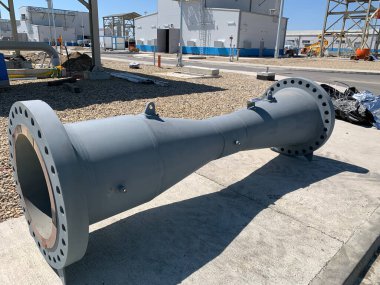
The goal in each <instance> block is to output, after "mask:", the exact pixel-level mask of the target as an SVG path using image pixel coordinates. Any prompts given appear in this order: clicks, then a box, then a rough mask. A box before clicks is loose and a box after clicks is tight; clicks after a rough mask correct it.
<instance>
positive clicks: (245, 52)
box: [136, 45, 284, 57]
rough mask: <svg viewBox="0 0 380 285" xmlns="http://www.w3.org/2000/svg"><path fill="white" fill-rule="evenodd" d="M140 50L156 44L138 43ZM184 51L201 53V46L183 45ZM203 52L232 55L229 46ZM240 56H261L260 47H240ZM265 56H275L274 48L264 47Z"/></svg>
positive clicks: (205, 48)
mask: <svg viewBox="0 0 380 285" xmlns="http://www.w3.org/2000/svg"><path fill="white" fill-rule="evenodd" d="M136 47H137V48H138V49H139V50H140V51H144V52H154V48H155V47H154V46H151V45H137V46H136ZM182 52H183V53H184V54H201V48H200V47H183V48H182ZM283 52H284V51H283V50H282V49H281V50H280V54H283ZM233 53H234V55H235V56H236V55H237V49H233ZM203 54H205V55H218V56H230V49H229V48H215V47H204V48H203ZM240 56H242V57H257V56H260V49H258V48H251V49H244V48H242V49H240ZM263 56H265V57H273V56H274V49H264V50H263Z"/></svg>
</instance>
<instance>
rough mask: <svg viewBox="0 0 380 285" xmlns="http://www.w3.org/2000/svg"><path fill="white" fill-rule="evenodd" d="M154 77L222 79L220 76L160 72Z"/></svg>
mask: <svg viewBox="0 0 380 285" xmlns="http://www.w3.org/2000/svg"><path fill="white" fill-rule="evenodd" d="M153 75H158V76H166V77H175V78H181V79H197V78H218V77H220V76H214V75H202V74H188V73H180V72H159V73H153Z"/></svg>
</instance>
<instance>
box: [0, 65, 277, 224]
mask: <svg viewBox="0 0 380 285" xmlns="http://www.w3.org/2000/svg"><path fill="white" fill-rule="evenodd" d="M104 66H105V67H106V68H109V69H112V70H118V71H120V70H121V71H122V70H128V71H131V70H130V69H129V67H128V65H127V64H124V63H116V62H106V61H105V62H104ZM173 71H175V69H174V68H172V69H158V68H156V67H151V66H142V69H140V70H134V71H133V72H137V73H142V74H147V75H152V74H156V73H158V72H159V73H167V72H173ZM156 78H157V76H156ZM158 79H159V80H164V81H166V82H168V83H169V86H167V87H160V86H156V85H141V84H134V83H130V82H127V81H125V80H121V79H111V80H107V81H80V82H78V83H76V84H78V85H79V86H80V87H81V88H82V90H83V91H82V93H79V94H73V93H70V92H69V91H67V90H66V89H64V87H62V86H57V87H48V86H47V82H48V81H50V80H54V79H45V80H27V81H12V83H11V84H12V86H11V88H10V90H8V91H5V92H3V91H1V93H0V222H2V221H4V220H6V219H8V218H11V217H18V216H20V215H21V214H22V211H21V209H20V208H19V204H18V197H17V193H16V191H15V185H14V182H13V177H12V170H11V168H10V167H9V164H8V163H9V159H8V157H9V152H8V147H9V145H8V138H7V125H8V112H9V109H10V108H11V105H12V104H13V103H14V102H15V101H22V100H37V99H38V100H43V101H45V102H47V103H48V104H49V105H50V106H51V107H52V108H53V109H54V110H55V111H57V114H58V116H59V118H60V119H61V120H62V122H63V123H68V122H76V121H82V120H90V119H97V118H104V117H109V116H117V115H125V114H138V113H141V112H143V110H144V107H145V105H146V103H147V102H149V101H154V102H155V103H156V106H157V110H158V113H159V114H160V115H161V116H163V117H177V118H193V119H203V118H207V117H211V116H217V115H221V114H225V113H229V112H232V111H234V110H236V109H239V108H242V107H245V106H246V102H247V100H248V99H250V98H253V97H258V96H261V95H262V94H263V93H264V92H265V90H266V89H267V88H268V87H269V85H270V83H269V82H264V81H258V80H256V79H254V78H253V77H248V76H243V75H240V74H223V76H222V77H221V78H212V79H186V80H184V79H178V78H170V77H165V76H160V77H158Z"/></svg>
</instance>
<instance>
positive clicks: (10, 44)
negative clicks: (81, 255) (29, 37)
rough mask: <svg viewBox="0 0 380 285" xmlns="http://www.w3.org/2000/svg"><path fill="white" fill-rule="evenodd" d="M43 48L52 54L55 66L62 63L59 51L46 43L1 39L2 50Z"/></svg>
mask: <svg viewBox="0 0 380 285" xmlns="http://www.w3.org/2000/svg"><path fill="white" fill-rule="evenodd" d="M12 49H16V50H42V51H44V52H46V53H47V54H49V55H50V56H51V63H52V65H53V66H58V65H60V59H59V56H58V53H57V51H56V50H55V49H54V48H53V47H51V46H50V45H48V44H46V43H35V42H16V41H0V50H12Z"/></svg>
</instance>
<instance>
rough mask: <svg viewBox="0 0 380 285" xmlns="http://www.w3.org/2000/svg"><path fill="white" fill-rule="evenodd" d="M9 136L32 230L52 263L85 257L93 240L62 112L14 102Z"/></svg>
mask: <svg viewBox="0 0 380 285" xmlns="http://www.w3.org/2000/svg"><path fill="white" fill-rule="evenodd" d="M8 137H9V144H10V146H11V147H10V161H11V167H12V169H13V176H14V180H15V182H16V188H17V192H18V194H19V197H20V203H21V207H22V209H23V211H24V214H25V218H26V220H27V222H28V225H29V231H30V234H31V235H32V237H33V238H34V240H35V242H36V244H37V246H38V248H39V250H40V252H41V254H42V255H43V256H44V258H45V259H46V261H47V262H48V263H49V265H50V266H51V267H53V268H54V269H62V268H64V267H66V266H68V265H70V264H72V263H74V262H75V261H77V260H79V259H81V258H82V257H83V255H84V253H85V251H86V248H87V242H88V227H89V221H88V212H87V207H86V199H85V197H84V195H83V193H82V191H81V190H82V189H83V187H84V184H83V182H82V181H83V178H82V177H81V175H80V173H82V170H81V169H80V168H81V167H82V166H81V163H80V161H78V159H77V156H76V150H75V149H74V148H73V146H72V144H71V142H70V139H69V137H68V135H67V133H66V130H65V128H64V126H63V125H62V123H61V122H60V121H59V119H58V117H57V115H56V114H55V113H54V111H53V110H52V109H51V108H50V107H49V105H47V104H46V103H44V102H42V101H26V102H16V103H15V104H13V106H12V108H11V110H10V114H9V129H8ZM68 205H69V207H68Z"/></svg>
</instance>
